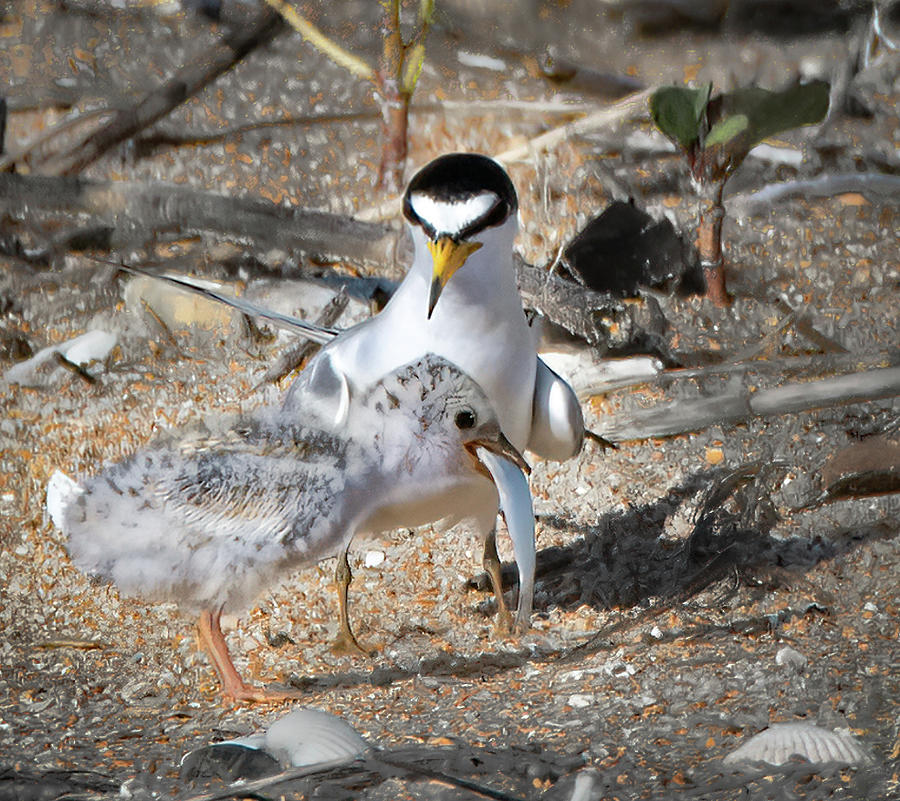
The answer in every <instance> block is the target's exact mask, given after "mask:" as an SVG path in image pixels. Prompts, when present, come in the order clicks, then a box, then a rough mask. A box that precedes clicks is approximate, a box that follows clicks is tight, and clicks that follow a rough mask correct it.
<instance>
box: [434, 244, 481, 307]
mask: <svg viewBox="0 0 900 801" xmlns="http://www.w3.org/2000/svg"><path fill="white" fill-rule="evenodd" d="M480 247H481V242H456V241H455V240H453V239H451V238H450V237H449V236H442V237H439V238H438V239H437V240H435V241H433V242H432V241H430V240H429V242H428V250H430V251H431V258H432V259H433V260H434V271H433V272H432V274H431V276H432V277H431V293H430V295H429V297H428V319H431V313H432V312H433V311H434V307H435V306H436V305H437V302H438V298H440V296H441V292H443V291H444V287H445V286H447V282H448V281H449V280H450V279H451V278H452V277H453V274H454V273H455V272H456V271H457V270H458V269H459V268H460V267H462V266H463V264H465V263H466V259H468V258H469V256H471V255H472V254H473V253H474V252H475V251H476V250H478V248H480Z"/></svg>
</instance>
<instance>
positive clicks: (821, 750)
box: [723, 723, 872, 766]
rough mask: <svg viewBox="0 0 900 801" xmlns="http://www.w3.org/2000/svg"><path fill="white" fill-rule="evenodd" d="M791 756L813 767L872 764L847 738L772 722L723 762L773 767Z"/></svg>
mask: <svg viewBox="0 0 900 801" xmlns="http://www.w3.org/2000/svg"><path fill="white" fill-rule="evenodd" d="M795 755H796V756H800V757H802V758H803V759H805V760H807V761H808V762H810V763H812V764H813V765H823V764H826V763H828V762H839V763H842V764H846V765H867V764H870V763H871V762H872V758H871V757H870V756H869V755H868V754H867V753H866V752H865V751H863V749H862V748H860V747H859V746H858V745H857V744H856V741H855V740H854V739H853V737H851V736H850V735H848V734H842V733H840V732H834V731H830V730H829V729H823V728H821V727H819V726H813V725H812V724H811V723H775V724H773V725H771V726H769V728H768V729H765V730H763V731H761V732H760V733H759V734H756V735H754V736H753V737H751V738H750V739H749V740H747V742H745V743H744V744H743V745H742V746H740V747H739V748H737V749H736V750H734V751H732V752H731V753H730V754H728V756H726V757H725V759H724V760H723V761H724V762H725V763H726V764H736V763H755V762H765V763H767V764H769V765H776V766H777V765H784V764H785V763H787V762H789V761H790V759H791V757H792V756H795Z"/></svg>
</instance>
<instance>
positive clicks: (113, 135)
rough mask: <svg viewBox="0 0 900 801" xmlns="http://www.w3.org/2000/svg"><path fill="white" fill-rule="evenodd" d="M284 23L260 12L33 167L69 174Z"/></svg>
mask: <svg viewBox="0 0 900 801" xmlns="http://www.w3.org/2000/svg"><path fill="white" fill-rule="evenodd" d="M284 28H285V25H284V23H283V22H282V21H281V18H280V17H279V16H278V15H277V14H273V13H271V12H265V13H263V14H261V15H260V16H259V17H257V18H256V20H255V22H254V23H253V24H251V25H249V26H248V27H247V28H242V29H241V30H240V31H239V32H237V33H232V34H228V35H226V36H224V37H222V39H221V40H219V41H218V42H217V43H216V44H215V45H214V46H213V47H212V48H211V50H210V51H209V52H208V53H206V54H205V57H204V58H201V59H200V60H199V62H198V63H196V64H191V65H189V66H187V67H183V68H182V69H181V70H179V71H178V73H176V75H175V76H174V77H172V78H171V79H170V80H169V81H167V82H166V83H165V84H164V85H163V86H161V87H159V88H158V89H155V90H154V91H152V92H150V93H149V94H148V95H146V96H145V97H144V98H143V99H142V100H141V101H140V102H139V103H138V104H137V105H136V106H133V107H132V108H128V109H123V110H121V111H117V112H116V113H115V117H114V118H113V119H112V120H111V121H110V122H109V123H108V124H107V125H105V126H104V127H103V128H101V129H100V130H99V131H97V132H96V133H92V134H90V135H89V136H88V137H86V138H85V139H82V140H81V141H80V142H78V143H77V144H75V145H74V146H73V147H70V148H69V149H68V150H66V151H64V152H63V153H60V154H58V155H56V156H54V157H52V158H50V159H48V160H46V161H45V162H43V163H40V164H38V165H36V169H37V168H39V169H40V171H41V172H44V173H49V174H52V175H73V174H76V173H78V172H80V171H81V170H83V169H84V168H85V167H87V166H88V165H89V164H93V163H94V162H95V161H97V159H99V158H100V157H101V156H103V154H104V153H106V152H107V151H109V150H111V149H112V148H113V147H115V146H116V145H118V144H120V143H122V142H124V141H126V140H128V139H130V138H131V137H132V136H134V135H135V134H136V133H137V132H138V131H141V130H143V129H144V128H147V127H148V126H150V125H152V124H153V123H154V122H156V121H157V120H159V119H162V118H163V117H165V116H166V115H167V114H169V113H170V112H171V111H172V109H174V108H177V107H178V106H180V105H181V104H182V103H184V102H185V101H186V100H187V99H188V98H190V97H193V96H194V95H195V94H197V92H199V91H200V90H201V89H203V88H205V87H206V86H208V85H209V84H210V83H212V82H213V81H214V80H215V79H216V78H218V77H219V76H220V75H221V74H222V73H224V72H226V71H227V70H229V69H231V67H233V66H234V65H235V64H237V63H238V62H239V61H240V60H241V59H243V58H244V56H246V55H247V54H248V53H250V52H251V51H252V50H254V49H255V48H257V47H259V46H260V45H263V44H266V43H267V42H269V41H271V40H272V38H274V37H275V36H276V35H277V34H278V33H280V32H281V31H282V30H284Z"/></svg>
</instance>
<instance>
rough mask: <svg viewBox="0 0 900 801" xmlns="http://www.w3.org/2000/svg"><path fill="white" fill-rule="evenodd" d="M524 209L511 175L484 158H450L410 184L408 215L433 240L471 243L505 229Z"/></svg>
mask: <svg viewBox="0 0 900 801" xmlns="http://www.w3.org/2000/svg"><path fill="white" fill-rule="evenodd" d="M517 209H518V201H517V199H516V190H515V187H514V186H513V183H512V181H511V180H510V179H509V176H508V175H507V174H506V171H505V170H504V169H503V168H502V167H501V166H500V165H499V164H498V163H497V162H496V161H494V160H493V159H491V158H488V157H487V156H482V155H480V154H478V153H448V154H447V155H445V156H440V157H438V158H436V159H434V161H431V162H429V163H428V164H426V165H425V166H424V167H423V168H422V169H421V170H419V172H417V173H416V174H415V176H414V177H413V179H412V180H411V181H410V182H409V186H408V187H407V189H406V193H405V194H404V196H403V215H404V217H406V219H407V220H409V222H410V223H412V224H413V225H419V226H421V227H422V228H423V229H424V231H425V233H426V234H427V235H428V236H429V237H430V238H431V239H436V238H437V237H439V236H442V235H444V236H449V237H451V238H452V239H454V240H457V241H459V240H461V239H466V238H468V237H470V236H472V235H473V234H477V233H478V232H479V231H483V230H484V229H485V228H493V227H495V226H498V225H502V224H503V223H504V222H506V220H507V219H509V216H510V215H511V214H515V213H516V211H517Z"/></svg>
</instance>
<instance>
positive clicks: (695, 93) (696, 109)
mask: <svg viewBox="0 0 900 801" xmlns="http://www.w3.org/2000/svg"><path fill="white" fill-rule="evenodd" d="M711 91H712V84H711V83H708V84H706V85H705V86H701V87H700V88H699V89H688V88H686V87H684V86H663V87H661V88H660V89H657V90H656V91H655V92H654V93H653V94H652V95H651V96H650V115H651V117H652V118H653V122H654V123H655V124H656V127H657V128H659V130H660V131H662V132H663V133H664V134H665V135H666V136H668V137H669V139H671V140H672V141H674V142H677V143H678V144H679V145H680V146H681V147H682V148H683V149H684V150H690V148H691V147H693V145H694V144H695V143H696V142H697V141H698V140H699V139H700V137H701V135H702V134H703V132H704V131H703V128H704V126H705V124H706V123H705V119H706V104H707V103H708V102H709V93H710V92H711Z"/></svg>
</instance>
